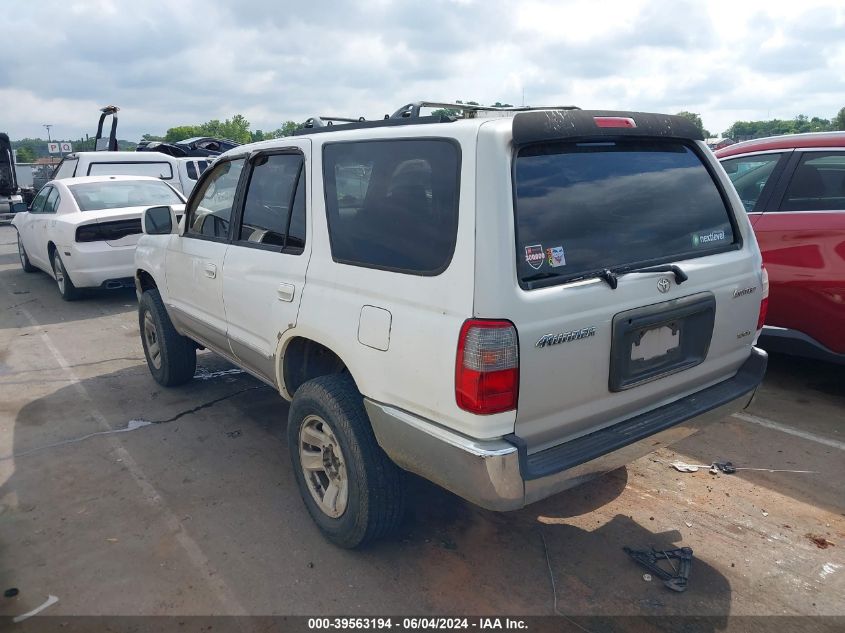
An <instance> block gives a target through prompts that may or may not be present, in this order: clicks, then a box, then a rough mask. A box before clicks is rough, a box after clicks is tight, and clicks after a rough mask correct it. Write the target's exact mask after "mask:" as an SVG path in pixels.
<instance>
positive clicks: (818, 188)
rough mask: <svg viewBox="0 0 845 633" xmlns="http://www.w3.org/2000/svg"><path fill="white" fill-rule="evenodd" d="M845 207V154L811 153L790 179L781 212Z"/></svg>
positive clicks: (803, 157) (804, 157) (799, 164)
mask: <svg viewBox="0 0 845 633" xmlns="http://www.w3.org/2000/svg"><path fill="white" fill-rule="evenodd" d="M843 209H845V153H843V152H807V153H806V154H804V155H803V156H802V157H801V161H800V162H799V163H798V167H797V168H796V169H795V173H794V174H793V175H792V178H791V179H790V181H789V186H788V187H787V189H786V194H785V195H784V198H783V203H781V206H780V210H781V211H838V210H843Z"/></svg>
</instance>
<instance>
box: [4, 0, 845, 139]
mask: <svg viewBox="0 0 845 633" xmlns="http://www.w3.org/2000/svg"><path fill="white" fill-rule="evenodd" d="M2 7H3V12H2V13H3V21H2V29H3V31H2V35H0V60H2V61H1V62H0V131H7V132H8V133H9V134H10V136H11V137H12V138H13V139H14V138H21V137H24V136H30V137H34V136H45V130H44V128H43V127H42V124H44V123H51V124H53V126H54V127H53V137H54V138H57V137H60V138H79V137H80V136H83V135H84V134H85V133H86V132H87V133H89V134H93V132H94V130H95V127H96V118H97V116H98V112H97V110H98V108H100V107H102V106H103V105H106V104H112V103H113V104H116V105H118V106H120V107H121V113H120V127H119V136H120V137H121V138H126V139H130V140H137V139H138V138H139V137H140V135H141V134H143V133H145V132H150V133H154V134H163V133H164V131H165V130H166V129H167V128H168V127H172V126H175V125H180V124H191V123H201V122H203V121H206V120H208V119H212V118H220V119H223V118H227V117H230V116H231V115H233V114H235V113H242V114H244V115H245V116H246V117H247V119H249V120H250V121H251V122H252V129H264V130H270V129H275V128H277V127H279V125H280V124H281V122H282V121H284V120H288V119H293V120H304V119H305V118H307V117H308V116H312V115H315V114H336V115H341V114H343V115H355V116H366V117H367V118H370V117H380V116H383V115H384V114H385V113H387V112H392V111H393V110H395V109H396V108H397V107H399V106H400V105H402V104H404V103H407V102H409V101H415V100H418V99H430V100H454V99H464V100H469V99H472V100H475V101H479V102H481V103H492V102H495V101H497V100H499V101H505V102H510V103H514V104H519V103H522V102H523V95H524V100H525V103H526V104H530V105H535V104H570V103H571V104H575V105H578V106H581V107H583V108H615V109H630V110H647V111H660V112H677V111H679V110H690V111H693V112H698V113H700V114H701V115H702V118H703V120H704V125H705V127H707V128H708V129H710V130H711V131H713V132H720V131H722V130H724V129H726V128H727V127H728V126H730V124H731V123H733V122H734V121H735V120H737V119H746V120H747V119H761V118H767V117H780V118H791V117H793V116H794V115H796V114H799V113H803V114H807V115H808V116H821V117H823V118H830V117H832V116H833V115H834V114H835V113H836V112H837V111H838V110H839V108H841V107H843V106H845V2H843V1H842V0H818V1H817V0H801V1H800V2H796V1H795V0H791V1H790V2H784V1H783V0H767V1H765V2H760V1H757V0H731V1H721V0H710V1H707V2H705V1H703V0H702V1H698V2H697V1H692V0H675V1H665V2H664V1H649V0H623V1H620V2H610V1H608V2H605V1H603V0H585V1H581V0H572V1H568V0H566V1H565V0H559V1H557V2H540V1H533V0H526V1H523V2H516V1H514V2H508V1H506V0H480V1H477V2H476V1H474V0H423V1H419V0H414V1H411V0H408V1H400V0H397V1H389V0H358V1H357V2H341V1H340V0H338V1H336V2H323V1H322V0H309V1H307V2H290V1H287V0H284V1H283V0H278V1H277V0H239V1H225V0H170V1H164V0H161V1H152V0H55V1H53V0H38V1H32V0H4V1H3V3H2Z"/></svg>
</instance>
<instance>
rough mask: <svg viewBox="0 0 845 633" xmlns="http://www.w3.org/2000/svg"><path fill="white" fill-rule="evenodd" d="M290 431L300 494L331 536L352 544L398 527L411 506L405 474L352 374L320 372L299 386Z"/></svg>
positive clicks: (341, 544)
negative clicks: (380, 438) (382, 442)
mask: <svg viewBox="0 0 845 633" xmlns="http://www.w3.org/2000/svg"><path fill="white" fill-rule="evenodd" d="M287 433H288V447H289V450H290V456H291V462H292V464H293V470H294V475H295V476H296V483H297V485H298V486H299V492H300V494H301V495H302V499H303V501H304V502H305V507H306V508H307V509H308V513H309V514H310V515H311V518H312V519H313V520H314V522H315V523H316V524H317V527H319V528H320V531H321V532H322V533H323V535H324V536H325V537H326V538H327V539H328V540H329V541H331V542H332V543H334V544H335V545H337V546H339V547H343V548H347V549H352V548H355V547H360V546H362V545H366V544H367V543H370V542H372V541H375V540H377V539H379V538H381V537H383V536H385V535H387V534H389V533H390V532H392V531H393V530H395V529H396V528H397V527H398V525H399V523H400V522H401V520H402V517H403V515H404V510H405V489H404V473H403V471H402V470H401V469H400V468H399V467H398V466H396V465H395V464H394V463H393V462H392V461H390V458H388V456H387V455H386V454H385V453H384V451H383V450H382V449H381V447H380V446H379V445H378V442H377V441H376V438H375V435H374V434H373V429H372V427H371V426H370V420H369V418H368V417H367V412H366V411H365V410H364V401H363V398H362V397H361V394H360V393H359V392H358V389H357V388H356V387H355V383H354V382H353V380H352V378H351V377H350V376H349V375H348V374H332V375H328V376H321V377H319V378H315V379H313V380H310V381H308V382H306V383H305V384H304V385H302V386H301V387H299V389H297V390H296V394H295V395H294V397H293V402H292V403H291V407H290V413H289V414H288V431H287ZM303 462H304V463H305V466H303ZM332 486H334V488H332Z"/></svg>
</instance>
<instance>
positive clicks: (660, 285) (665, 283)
mask: <svg viewBox="0 0 845 633" xmlns="http://www.w3.org/2000/svg"><path fill="white" fill-rule="evenodd" d="M671 287H672V282H670V281H669V280H668V279H666V277H661V278H660V280H659V281H658V282H657V289H658V290H659V291H660V292H662V293H663V294H666V293H667V292H669V288H671Z"/></svg>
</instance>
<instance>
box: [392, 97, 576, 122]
mask: <svg viewBox="0 0 845 633" xmlns="http://www.w3.org/2000/svg"><path fill="white" fill-rule="evenodd" d="M422 108H442V109H447V110H462V111H463V112H464V113H470V116H469V117H468V118H472V117H473V115H474V114H475V112H479V111H483V112H528V111H530V110H580V109H581V108H579V107H578V106H574V105H562V106H484V105H478V104H474V103H449V102H444V101H415V102H413V103H408V104H405V105H404V106H402V107H401V108H399V109H398V110H396V112H394V113H393V114H391V115H390V118H391V119H407V118H412V119H415V118H417V117H419V116H420V110H421V109H422Z"/></svg>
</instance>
